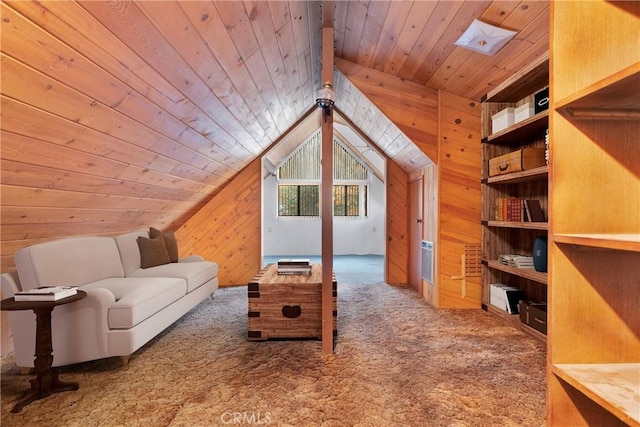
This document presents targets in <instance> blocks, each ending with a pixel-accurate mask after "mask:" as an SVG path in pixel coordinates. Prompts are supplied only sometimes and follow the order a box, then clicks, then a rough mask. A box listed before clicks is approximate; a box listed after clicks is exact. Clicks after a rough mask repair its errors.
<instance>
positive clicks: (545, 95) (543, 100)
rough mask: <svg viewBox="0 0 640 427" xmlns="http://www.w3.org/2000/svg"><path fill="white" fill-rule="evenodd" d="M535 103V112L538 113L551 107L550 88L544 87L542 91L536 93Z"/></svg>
mask: <svg viewBox="0 0 640 427" xmlns="http://www.w3.org/2000/svg"><path fill="white" fill-rule="evenodd" d="M534 99H535V104H534V106H533V113H534V114H538V113H540V112H542V111H544V110H548V109H549V88H546V89H542V90H541V91H540V92H538V93H536V94H535V95H534Z"/></svg>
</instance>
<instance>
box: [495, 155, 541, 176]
mask: <svg viewBox="0 0 640 427" xmlns="http://www.w3.org/2000/svg"><path fill="white" fill-rule="evenodd" d="M545 164H546V162H545V159H544V148H523V149H521V150H518V151H513V152H511V153H507V154H503V155H502V156H498V157H494V158H493V159H489V176H496V175H503V174H507V173H511V172H518V171H523V170H526V169H533V168H537V167H539V166H544V165H545Z"/></svg>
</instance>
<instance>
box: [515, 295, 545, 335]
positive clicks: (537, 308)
mask: <svg viewBox="0 0 640 427" xmlns="http://www.w3.org/2000/svg"><path fill="white" fill-rule="evenodd" d="M520 321H521V322H522V323H524V324H525V325H529V326H531V327H532V328H533V329H535V330H537V331H539V332H542V333H543V334H545V335H547V303H545V302H531V301H520Z"/></svg>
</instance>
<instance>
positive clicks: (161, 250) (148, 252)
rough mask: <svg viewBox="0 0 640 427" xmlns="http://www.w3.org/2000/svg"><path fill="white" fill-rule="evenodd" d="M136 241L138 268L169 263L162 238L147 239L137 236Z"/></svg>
mask: <svg viewBox="0 0 640 427" xmlns="http://www.w3.org/2000/svg"><path fill="white" fill-rule="evenodd" d="M137 241H138V248H140V267H142V268H149V267H155V266H157V265H163V264H169V262H171V260H170V259H169V254H168V253H167V248H166V247H165V245H164V239H163V238H162V237H156V238H155V239H147V238H146V237H143V236H138V239H137Z"/></svg>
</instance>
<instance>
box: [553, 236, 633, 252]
mask: <svg viewBox="0 0 640 427" xmlns="http://www.w3.org/2000/svg"><path fill="white" fill-rule="evenodd" d="M554 241H555V242H556V243H565V244H571V245H579V246H588V247H592V248H600V249H616V250H621V251H632V252H640V234H556V235H555V236H554Z"/></svg>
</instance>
